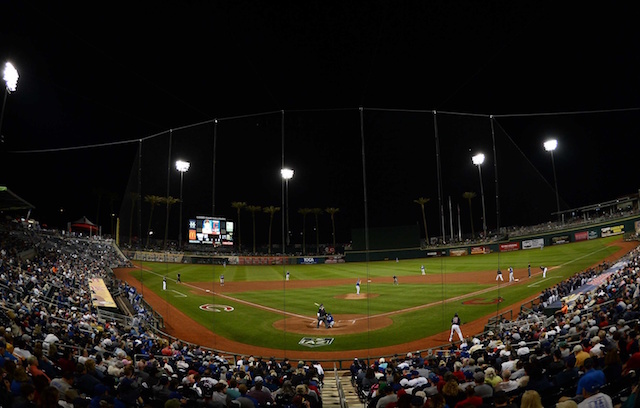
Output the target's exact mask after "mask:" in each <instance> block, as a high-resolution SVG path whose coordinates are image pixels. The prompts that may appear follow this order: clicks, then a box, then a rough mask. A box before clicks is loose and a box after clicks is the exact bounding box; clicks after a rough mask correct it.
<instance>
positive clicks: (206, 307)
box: [200, 303, 233, 312]
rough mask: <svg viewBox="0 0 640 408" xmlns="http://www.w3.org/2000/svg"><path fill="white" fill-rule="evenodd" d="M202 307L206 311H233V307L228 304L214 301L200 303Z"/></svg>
mask: <svg viewBox="0 0 640 408" xmlns="http://www.w3.org/2000/svg"><path fill="white" fill-rule="evenodd" d="M200 309H202V310H204V311H206V312H222V311H225V312H233V307H231V306H227V305H216V304H213V303H206V304H204V305H200Z"/></svg>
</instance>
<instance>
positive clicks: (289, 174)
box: [280, 168, 293, 180]
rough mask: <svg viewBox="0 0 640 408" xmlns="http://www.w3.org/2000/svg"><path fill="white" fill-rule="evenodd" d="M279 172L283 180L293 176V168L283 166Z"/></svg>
mask: <svg viewBox="0 0 640 408" xmlns="http://www.w3.org/2000/svg"><path fill="white" fill-rule="evenodd" d="M280 174H281V175H282V178H283V179H285V180H289V179H292V178H293V169H288V168H284V169H281V170H280Z"/></svg>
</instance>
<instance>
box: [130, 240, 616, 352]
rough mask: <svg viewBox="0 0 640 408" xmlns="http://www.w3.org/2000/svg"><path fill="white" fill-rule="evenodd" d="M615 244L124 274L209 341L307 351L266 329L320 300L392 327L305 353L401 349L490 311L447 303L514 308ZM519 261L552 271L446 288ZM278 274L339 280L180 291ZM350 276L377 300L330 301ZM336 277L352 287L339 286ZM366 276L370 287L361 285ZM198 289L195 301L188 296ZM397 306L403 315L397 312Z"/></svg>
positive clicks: (161, 268) (161, 266) (152, 268)
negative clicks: (201, 329) (210, 307)
mask: <svg viewBox="0 0 640 408" xmlns="http://www.w3.org/2000/svg"><path fill="white" fill-rule="evenodd" d="M620 239H621V238H620V237H610V238H602V239H597V240H592V241H584V242H579V243H572V244H565V245H559V246H553V247H546V248H544V249H543V250H540V249H531V250H521V251H514V252H506V253H492V254H486V255H474V256H465V257H442V258H423V259H410V260H400V261H399V262H396V261H395V260H391V261H380V262H368V263H366V262H363V263H342V264H320V265H286V266H283V265H273V266H254V265H252V266H245V265H237V266H236V265H227V266H226V267H223V266H222V265H191V264H189V265H186V264H169V263H149V262H145V263H144V264H143V268H142V269H137V270H135V271H132V272H131V273H132V275H133V276H134V277H135V278H136V279H139V280H140V279H141V280H142V281H143V283H144V285H145V288H148V289H151V290H153V291H154V292H156V293H157V294H159V295H160V296H161V297H162V298H163V299H165V300H166V301H167V302H169V303H170V304H172V305H173V306H175V307H177V308H179V309H180V310H182V311H183V312H184V313H186V314H187V315H189V316H190V317H192V318H193V319H194V320H196V321H197V322H199V323H201V324H202V325H204V326H205V327H210V328H211V329H212V330H213V331H214V332H216V333H217V334H219V335H221V336H224V337H227V338H229V339H232V340H234V341H238V342H241V343H245V344H252V345H257V346H263V347H270V348H274V349H287V350H308V349H307V348H305V347H303V346H300V345H298V341H299V340H300V338H301V337H303V336H302V335H300V334H296V333H283V332H282V331H281V330H277V329H275V328H274V323H275V322H276V321H277V320H280V319H282V318H283V317H284V313H285V312H286V313H294V314H297V315H302V316H308V317H309V319H310V320H312V319H314V316H315V312H316V310H317V307H316V306H315V305H314V303H324V304H325V306H326V307H327V309H328V310H329V311H330V312H331V313H333V314H334V315H340V314H358V315H363V316H375V315H379V314H389V317H390V318H391V319H392V320H393V324H392V325H391V326H389V327H386V328H383V329H379V330H374V331H370V332H365V333H356V334H345V335H334V334H332V337H335V341H334V342H333V344H332V345H330V346H326V347H323V348H322V349H314V351H315V350H317V351H336V350H355V349H366V348H373V347H382V346H390V345H394V344H401V343H405V342H408V341H413V340H418V339H420V338H424V337H427V336H430V335H433V334H436V333H440V332H443V331H446V330H448V329H449V321H450V318H451V316H452V315H453V313H455V312H458V313H459V314H460V316H461V317H462V319H463V322H464V321H467V322H469V321H473V320H475V319H478V318H480V317H482V316H486V315H489V314H492V313H497V312H499V308H498V306H497V305H496V304H485V305H478V304H475V305H465V304H463V300H462V299H458V300H451V299H453V298H456V297H459V296H463V295H465V294H468V293H472V292H477V291H479V290H482V289H486V290H487V292H485V293H482V294H481V295H480V297H481V298H483V299H487V300H492V299H496V298H497V297H498V296H500V297H502V298H503V302H502V303H501V305H500V307H501V308H504V307H506V306H510V305H519V304H521V303H522V301H523V299H526V298H528V297H530V296H532V295H535V294H537V293H540V292H541V291H542V290H544V289H545V288H547V287H552V286H553V285H555V284H557V283H558V282H560V281H561V280H562V279H565V278H567V277H569V276H571V275H573V274H575V273H578V272H580V271H582V270H585V269H586V268H587V267H589V266H591V265H594V264H597V263H600V262H602V260H603V259H604V258H606V257H607V256H609V255H611V254H613V253H614V252H616V251H617V250H619V248H620V247H619V246H617V245H615V242H616V241H619V240H620ZM528 263H531V269H532V273H534V274H535V273H538V272H540V266H541V265H544V266H547V267H548V268H549V269H550V270H551V269H552V268H553V270H552V271H550V272H549V273H548V274H547V279H544V280H543V279H542V277H541V275H537V276H535V277H534V278H532V279H530V280H527V282H523V283H522V284H519V285H509V286H508V285H505V284H501V285H497V284H495V285H493V284H492V285H486V284H485V285H481V284H478V283H468V284H467V283H465V284H462V283H459V284H454V283H446V275H447V274H451V273H464V272H478V271H486V273H488V274H491V276H495V271H496V269H497V268H498V267H499V268H500V269H501V270H503V274H504V278H505V281H506V280H508V272H507V269H508V267H509V266H512V267H513V268H514V269H520V270H522V269H526V267H527V264H528ZM420 265H424V266H425V268H426V270H427V279H426V281H427V282H428V283H424V284H413V283H403V280H402V277H403V276H416V275H420ZM287 270H288V271H289V272H290V274H291V280H292V281H293V280H329V281H331V280H340V281H337V282H336V283H332V284H330V285H326V286H321V287H313V288H300V289H286V290H285V287H286V284H284V282H283V285H282V289H278V290H251V291H250V290H247V291H245V292H233V293H228V294H224V295H223V296H222V295H217V294H214V293H207V292H205V291H204V290H202V289H198V288H195V287H192V288H190V287H189V286H188V284H189V282H198V283H200V282H214V283H215V287H216V288H217V287H219V286H218V282H219V276H220V274H224V276H225V282H274V281H283V280H284V275H285V273H286V271H287ZM177 273H180V274H181V279H182V282H183V283H184V284H185V285H176V284H175V283H174V282H175V278H176V275H177ZM394 274H395V275H397V276H398V278H399V282H400V285H393V283H392V278H391V277H392V276H393V275H394ZM524 274H526V272H524ZM518 275H519V277H520V278H522V277H523V272H522V271H521V272H520V273H519V274H518ZM163 276H167V279H168V281H169V287H168V289H169V290H168V291H162V277H163ZM357 278H360V279H361V280H362V290H361V293H363V294H365V293H367V292H370V293H372V294H376V295H377V297H374V298H368V299H366V300H355V301H354V300H346V299H341V298H336V296H337V295H342V294H352V293H354V292H355V288H354V285H355V281H356V279H357ZM343 279H347V280H348V281H349V282H352V283H348V284H345V283H344V282H345V281H342V280H343ZM368 279H371V280H372V282H371V283H368V282H367V280H368ZM525 279H526V278H525ZM443 282H444V284H443ZM212 287H214V286H213V285H212ZM254 287H255V286H254ZM491 287H493V289H491ZM148 289H146V290H148ZM174 290H176V291H177V292H174ZM199 292H201V293H202V295H198V294H197V293H199ZM247 302H248V303H247ZM205 303H214V304H224V305H229V306H232V307H233V308H234V311H233V312H228V313H227V312H221V313H215V312H206V311H203V310H201V309H199V306H200V305H202V304H205ZM429 304H431V306H430V307H421V306H423V305H429ZM253 305H260V306H264V307H267V308H270V309H273V310H267V309H263V308H260V307H255V306H253ZM411 308H414V309H411ZM415 308H417V309H415ZM405 309H408V310H407V311H404V310H405ZM398 311H400V312H398ZM158 312H159V313H160V314H166V313H169V312H170V311H169V309H168V308H167V309H166V310H158ZM396 312H397V313H396ZM463 327H464V326H463ZM466 334H467V333H465V335H466ZM319 335H322V336H324V335H326V333H325V332H321V333H319Z"/></svg>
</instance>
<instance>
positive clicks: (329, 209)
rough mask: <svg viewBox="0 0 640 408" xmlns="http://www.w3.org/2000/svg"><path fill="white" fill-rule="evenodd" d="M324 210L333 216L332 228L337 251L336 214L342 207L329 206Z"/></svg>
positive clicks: (334, 248)
mask: <svg viewBox="0 0 640 408" xmlns="http://www.w3.org/2000/svg"><path fill="white" fill-rule="evenodd" d="M324 211H325V212H326V213H327V214H329V215H330V216H331V229H332V231H333V250H334V251H335V250H336V220H335V217H334V216H335V215H336V213H337V212H338V211H340V209H339V208H333V207H329V208H325V209H324Z"/></svg>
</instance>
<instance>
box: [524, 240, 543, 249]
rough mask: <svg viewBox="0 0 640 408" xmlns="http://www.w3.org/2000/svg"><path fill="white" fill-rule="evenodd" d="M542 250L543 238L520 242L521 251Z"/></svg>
mask: <svg viewBox="0 0 640 408" xmlns="http://www.w3.org/2000/svg"><path fill="white" fill-rule="evenodd" d="M534 248H544V238H536V239H527V240H526V241H522V249H534Z"/></svg>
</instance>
